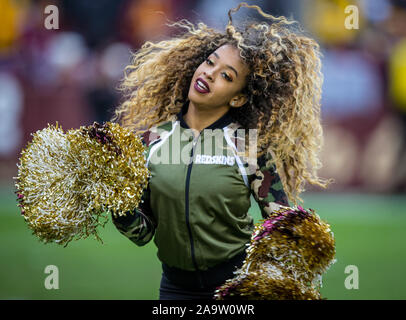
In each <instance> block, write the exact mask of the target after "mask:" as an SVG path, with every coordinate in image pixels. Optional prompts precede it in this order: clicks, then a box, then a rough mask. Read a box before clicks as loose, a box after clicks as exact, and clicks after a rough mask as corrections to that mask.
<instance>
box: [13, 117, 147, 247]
mask: <svg viewBox="0 0 406 320" xmlns="http://www.w3.org/2000/svg"><path fill="white" fill-rule="evenodd" d="M145 164H146V161H145V148H144V146H143V144H142V142H141V139H140V137H138V136H137V135H135V134H134V133H133V132H131V131H130V130H128V129H126V128H122V127H120V126H119V125H118V124H115V123H110V122H107V123H105V124H103V125H100V124H98V123H94V124H93V125H91V126H86V127H85V126H83V127H80V129H71V130H69V131H67V132H66V133H65V132H64V131H63V130H62V128H61V127H59V126H58V125H56V126H52V125H48V127H47V128H45V129H43V130H39V131H37V132H36V133H35V134H33V139H32V141H31V142H30V143H29V144H28V145H27V147H26V148H25V149H24V150H23V151H22V152H21V157H20V163H19V164H18V165H17V166H18V176H17V177H16V178H15V179H16V184H15V185H16V189H17V192H16V193H17V200H18V202H19V207H20V209H21V214H22V215H23V216H24V218H25V220H26V222H27V224H28V226H29V228H30V229H31V230H32V231H33V233H34V234H35V235H36V236H37V237H38V238H39V239H40V240H42V241H44V242H46V243H47V242H55V243H59V244H65V245H66V244H67V243H69V242H70V241H71V240H73V239H80V238H86V237H88V236H90V235H94V236H95V237H96V239H98V240H101V239H100V237H99V236H98V233H97V227H98V226H100V225H104V224H105V223H106V222H107V221H108V212H112V213H114V214H116V215H117V214H118V215H120V214H121V213H124V212H127V211H130V212H132V211H133V210H134V209H135V208H136V207H137V206H138V205H139V202H140V200H141V196H142V191H143V189H144V188H146V186H147V181H148V175H149V172H148V169H147V168H146V165H145Z"/></svg>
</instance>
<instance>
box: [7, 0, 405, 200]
mask: <svg viewBox="0 0 406 320" xmlns="http://www.w3.org/2000/svg"><path fill="white" fill-rule="evenodd" d="M239 2H240V1H235V0H229V1H218V0H97V1H96V0H66V1H57V0H52V1H51V0H47V1H45V0H44V1H33V0H0V112H1V113H0V136H1V137H2V139H0V181H7V182H9V181H10V180H11V177H13V176H15V175H16V170H17V168H16V163H17V158H18V157H19V153H20V151H21V148H22V147H24V146H25V144H26V143H27V142H28V141H29V140H30V139H31V136H30V134H31V133H32V132H35V131H36V130H39V129H42V128H44V127H46V125H47V123H51V124H52V123H55V122H56V121H58V123H60V124H61V125H62V127H63V128H64V129H70V128H77V127H79V126H81V125H87V124H90V123H92V122H93V121H100V122H101V121H105V120H108V119H110V117H111V115H112V111H113V110H114V108H115V106H117V104H118V103H119V102H120V95H119V92H118V91H117V90H116V87H117V85H118V83H119V81H120V79H121V78H122V76H123V71H124V67H125V66H126V65H127V64H128V63H129V57H130V51H131V50H132V51H134V50H136V49H137V48H139V47H140V46H141V45H142V43H143V42H144V41H147V40H151V41H157V40H160V39H164V38H165V37H169V36H170V35H171V33H172V32H173V30H172V29H171V28H169V27H167V26H166V25H165V23H166V22H167V19H169V20H170V21H175V20H180V19H183V18H186V19H188V20H190V21H191V22H199V21H203V22H205V23H206V24H208V25H210V26H212V27H215V28H222V27H224V26H225V24H226V21H227V11H228V9H230V8H233V7H236V5H237V4H238V3H239ZM247 2H249V3H252V4H257V5H259V6H261V8H262V9H263V10H264V11H265V12H268V13H271V14H273V15H286V16H288V17H291V18H294V19H296V20H298V21H299V22H301V23H302V25H303V26H304V28H305V29H306V30H308V31H309V33H310V34H311V35H313V36H314V37H315V38H316V39H317V40H318V41H319V43H320V44H321V47H322V51H323V74H324V86H323V98H322V117H323V126H324V132H325V146H324V151H323V168H322V169H321V170H320V176H321V177H323V178H330V177H332V178H334V179H335V180H336V183H335V184H334V185H332V186H331V187H330V188H329V190H331V191H336V192H337V191H358V192H364V191H365V192H384V193H405V192H406V1H403V0H398V1H391V0H372V1H369V0H363V1H361V0H360V1H356V0H354V1H349V0H305V1H302V0H278V1H275V0H273V1H265V0H263V1H247ZM48 5H55V6H57V8H58V9H59V29H58V30H48V29H46V28H45V27H44V20H45V18H46V16H47V14H45V12H44V9H45V7H46V6H48ZM348 5H356V6H357V8H359V28H358V29H346V28H345V26H344V20H345V18H346V16H347V14H346V13H345V8H346V7H347V6H348ZM245 13H247V9H244V10H241V11H240V12H239V13H238V15H239V19H244V18H245V16H244V15H243V14H245ZM249 14H250V16H252V13H251V12H249ZM308 190H312V191H320V190H319V189H316V188H315V189H313V188H312V187H308ZM323 191H324V190H323Z"/></svg>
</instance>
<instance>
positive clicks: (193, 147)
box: [185, 134, 204, 288]
mask: <svg viewBox="0 0 406 320" xmlns="http://www.w3.org/2000/svg"><path fill="white" fill-rule="evenodd" d="M199 137H200V134H199V135H198V136H197V138H196V139H195V140H194V141H193V146H192V150H191V152H190V160H191V161H190V163H189V165H188V168H187V175H186V189H185V207H186V210H185V215H186V226H187V229H188V232H189V240H190V250H191V255H192V261H193V264H194V266H195V268H196V271H197V274H198V278H199V284H200V288H204V285H203V279H202V276H201V274H200V270H199V268H198V266H197V262H196V257H195V248H194V244H193V237H192V230H191V228H190V223H189V187H190V174H191V172H192V165H193V153H194V150H195V146H196V143H197V140H198V139H199Z"/></svg>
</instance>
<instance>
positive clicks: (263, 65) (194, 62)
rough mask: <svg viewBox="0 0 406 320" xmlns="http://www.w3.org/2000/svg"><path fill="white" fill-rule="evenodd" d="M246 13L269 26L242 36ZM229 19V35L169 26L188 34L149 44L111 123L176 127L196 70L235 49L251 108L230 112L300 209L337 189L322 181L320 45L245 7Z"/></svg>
mask: <svg viewBox="0 0 406 320" xmlns="http://www.w3.org/2000/svg"><path fill="white" fill-rule="evenodd" d="M241 7H247V8H254V9H256V10H257V12H259V13H260V14H261V15H262V16H263V17H265V18H267V19H269V20H271V21H270V23H267V22H258V21H255V22H248V23H246V24H245V26H244V27H243V28H240V29H239V28H237V27H236V26H234V25H233V22H232V16H231V14H232V13H233V12H237V11H238V10H239V9H240V8H241ZM228 16H229V22H228V25H227V26H226V30H225V32H219V31H217V30H214V29H213V28H209V27H208V26H207V25H205V24H204V23H198V24H197V26H195V25H193V24H192V23H191V22H189V21H187V20H181V21H178V22H174V23H171V24H169V25H170V26H177V27H180V28H183V29H186V30H185V31H184V32H183V33H181V34H180V35H179V36H176V37H173V38H171V39H169V40H164V41H159V42H157V43H153V42H150V41H148V42H146V43H144V44H143V45H142V47H141V48H140V49H139V50H138V51H136V52H135V53H134V54H133V56H132V61H131V64H130V65H129V66H127V67H126V68H125V72H124V73H125V77H124V79H123V81H122V83H121V85H120V87H119V89H120V90H121V91H122V92H123V93H124V96H123V102H122V103H121V104H120V106H119V107H118V108H117V109H116V111H115V115H114V116H113V118H112V121H118V122H119V123H120V124H121V125H123V126H126V127H130V128H131V129H133V130H135V131H137V132H139V133H143V132H145V131H146V130H147V129H149V128H151V127H152V126H155V125H158V124H159V123H162V122H165V121H168V120H174V119H176V114H177V113H178V112H179V111H180V110H181V109H182V106H183V105H184V103H185V102H186V101H187V98H188V90H189V86H190V82H191V79H192V77H193V74H194V72H195V70H196V69H197V67H198V66H199V65H200V64H201V63H202V62H204V61H205V59H206V58H207V56H209V55H210V54H211V53H212V52H213V51H215V50H216V49H217V48H219V47H221V46H222V45H225V44H231V45H233V46H234V47H235V48H238V50H239V52H240V56H241V58H242V59H243V61H244V62H245V63H246V64H247V65H248V66H249V68H250V71H251V73H250V74H249V76H248V79H247V85H246V87H245V88H244V89H243V91H242V92H243V93H245V94H246V95H247V97H248V101H247V102H246V104H245V105H244V106H243V107H241V108H231V115H232V117H233V119H234V120H235V121H236V122H238V123H239V124H240V125H241V126H242V128H244V129H246V132H248V131H249V130H247V129H257V141H258V143H257V145H258V150H257V156H261V155H263V154H264V153H266V152H269V153H271V154H272V160H271V161H272V163H273V164H274V165H275V166H276V169H277V172H278V173H279V175H280V177H281V180H282V183H283V186H284V190H285V192H286V195H287V196H288V199H289V200H290V201H292V202H293V203H294V204H295V205H296V204H297V200H300V201H302V202H303V200H302V199H301V198H300V197H299V194H300V193H302V192H303V191H305V189H304V185H305V183H306V182H308V183H310V184H313V185H318V186H320V187H322V188H327V186H328V184H329V183H331V182H332V181H333V180H332V179H329V180H324V179H321V178H319V177H318V176H317V170H318V169H320V168H321V166H322V164H321V161H320V159H319V154H320V151H321V148H322V145H323V130H322V126H321V119H320V118H321V115H320V99H321V87H322V82H323V76H322V73H321V61H320V56H321V53H320V50H319V45H318V43H317V42H316V41H315V40H313V39H311V38H310V37H308V36H306V35H304V32H303V31H302V30H299V29H298V28H297V27H296V28H294V26H295V25H296V24H297V22H296V21H293V20H288V19H287V18H285V17H283V16H281V17H274V16H272V15H269V14H266V13H264V12H263V11H262V9H261V8H259V7H258V6H255V5H248V4H247V3H245V2H243V3H240V4H239V5H238V7H237V8H234V9H231V10H230V11H229V13H228ZM246 141H247V142H249V139H246ZM246 150H248V148H246Z"/></svg>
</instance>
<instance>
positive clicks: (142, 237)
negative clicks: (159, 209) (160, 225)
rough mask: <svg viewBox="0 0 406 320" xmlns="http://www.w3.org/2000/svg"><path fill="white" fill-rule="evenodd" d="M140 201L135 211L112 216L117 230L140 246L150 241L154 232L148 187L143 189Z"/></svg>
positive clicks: (154, 224) (154, 226)
mask: <svg viewBox="0 0 406 320" xmlns="http://www.w3.org/2000/svg"><path fill="white" fill-rule="evenodd" d="M142 201H143V202H141V203H140V205H139V206H138V208H137V209H135V212H134V213H133V214H131V213H130V212H127V213H126V214H125V215H123V216H118V217H114V215H113V216H112V217H113V218H112V219H113V223H114V225H115V226H116V228H117V229H118V231H119V232H120V233H121V234H122V235H124V236H126V237H127V238H128V239H130V240H131V241H132V242H134V243H135V244H136V245H137V246H139V247H141V246H144V245H146V244H147V243H148V242H150V241H151V239H152V238H153V236H154V234H155V228H156V223H155V221H154V219H153V216H152V212H151V208H150V204H149V187H148V188H147V189H145V190H144V193H143V196H142Z"/></svg>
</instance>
